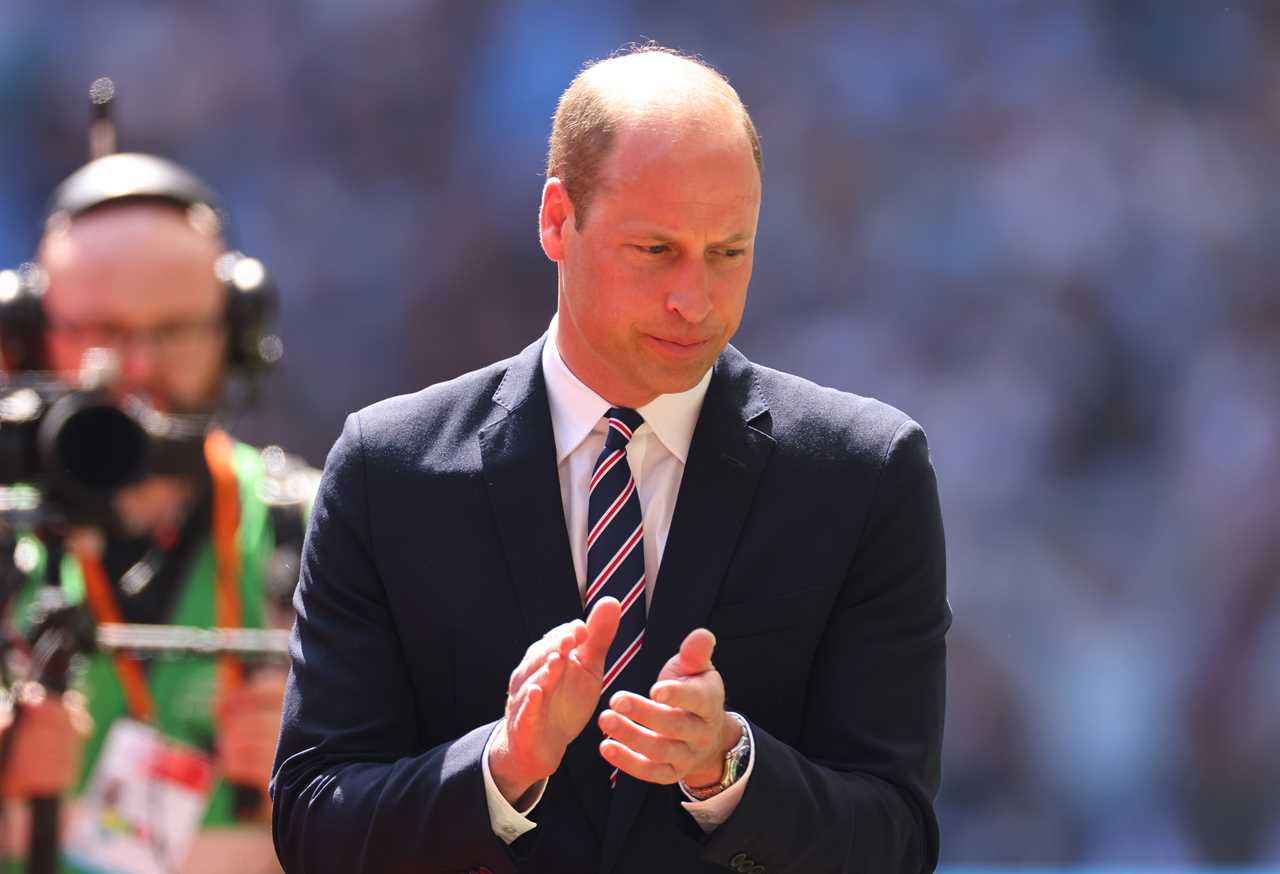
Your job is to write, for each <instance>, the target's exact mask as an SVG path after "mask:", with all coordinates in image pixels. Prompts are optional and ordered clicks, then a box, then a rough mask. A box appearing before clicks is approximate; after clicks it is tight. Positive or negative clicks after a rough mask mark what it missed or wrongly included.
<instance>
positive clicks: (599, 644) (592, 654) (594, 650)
mask: <svg viewBox="0 0 1280 874" xmlns="http://www.w3.org/2000/svg"><path fill="white" fill-rule="evenodd" d="M621 619H622V605H621V604H619V603H618V599H617V598H601V599H600V600H599V601H597V602H596V605H595V606H594V607H592V608H591V613H590V615H588V616H587V639H586V640H585V641H583V642H582V643H581V644H579V645H578V646H577V647H575V648H574V650H575V652H576V653H578V658H579V659H580V660H581V662H582V665H583V667H585V668H586V669H587V670H589V671H591V673H593V674H595V675H596V676H600V675H602V674H603V673H604V660H605V656H607V655H608V654H609V645H610V644H612V643H613V638H614V636H615V635H616V634H617V633H618V623H619V622H620V621H621Z"/></svg>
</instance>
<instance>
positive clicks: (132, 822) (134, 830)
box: [63, 719, 214, 874]
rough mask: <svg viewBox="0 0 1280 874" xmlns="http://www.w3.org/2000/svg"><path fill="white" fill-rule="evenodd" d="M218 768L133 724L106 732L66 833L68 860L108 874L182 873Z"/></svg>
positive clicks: (115, 726)
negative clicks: (177, 871) (182, 864)
mask: <svg viewBox="0 0 1280 874" xmlns="http://www.w3.org/2000/svg"><path fill="white" fill-rule="evenodd" d="M213 782H214V765H213V762H212V760H211V759H210V758H209V757H208V756H206V755H204V754H203V753H201V752H199V751H197V750H194V749H192V748H191V747H187V746H183V745H181V744H178V743H175V742H173V741H171V740H169V739H168V738H166V737H165V736H164V735H162V734H161V733H160V732H158V731H157V730H156V729H154V728H152V727H151V726H149V725H146V724H145V723H142V722H138V721H136V720H133V719H118V720H116V721H115V722H114V723H113V724H112V726H111V729H110V730H109V731H108V732H107V737H106V741H105V742H104V743H103V745H102V752H101V753H100V754H99V756H98V761H97V762H96V763H95V765H94V769H93V775H92V776H91V777H90V779H89V784H88V786H87V788H86V791H85V793H84V795H83V796H82V797H81V799H80V801H79V803H78V804H77V806H76V811H75V815H74V816H73V818H72V820H71V823H70V825H69V826H68V829H67V835H66V840H65V842H64V843H63V852H64V854H65V855H66V857H67V859H68V861H70V862H72V863H74V864H76V865H77V866H79V867H81V868H85V869H88V870H91V871H96V872H102V874H169V872H172V871H176V870H177V869H178V867H179V865H180V864H181V863H182V861H183V859H185V858H186V855H187V851H188V850H189V849H190V847H191V842H192V840H193V839H194V838H195V836H196V832H197V831H198V830H199V828H200V821H201V819H202V818H203V817H204V811H205V806H206V805H207V803H208V801H209V795H210V792H211V791H212V788H213Z"/></svg>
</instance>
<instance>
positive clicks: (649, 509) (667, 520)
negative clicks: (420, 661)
mask: <svg viewBox="0 0 1280 874" xmlns="http://www.w3.org/2000/svg"><path fill="white" fill-rule="evenodd" d="M556 328H557V319H556V318H552V320H551V326H550V327H549V328H548V329H547V342H546V344H545V345H544V346H543V347H542V373H543V378H544V379H545V380H546V383H547V398H548V401H549V402H550V406H551V428H552V430H553V432H554V433H555V441H556V467H557V469H558V471H559V474H560V499H561V501H563V503H564V519H565V524H566V525H567V526H568V529H569V546H570V550H571V551H572V553H573V570H574V574H575V575H576V576H577V579H578V592H579V594H581V593H583V592H584V591H585V589H586V574H587V484H588V483H589V482H590V480H591V474H592V471H593V469H594V467H595V463H596V459H597V458H598V457H599V455H600V451H601V450H602V449H603V448H604V439H605V434H606V432H607V430H608V426H607V425H606V424H605V419H604V414H605V413H606V412H607V411H608V410H609V408H610V407H611V406H612V405H611V404H610V403H609V402H608V401H606V400H605V399H604V398H602V397H600V396H599V395H598V394H596V393H595V392H594V391H592V390H591V389H590V388H588V387H587V386H586V385H584V384H583V382H582V381H581V380H580V379H578V378H577V377H576V376H574V375H573V373H572V372H571V371H570V370H569V368H568V367H567V366H566V365H565V363H564V360H563V359H562V358H561V357H560V349H559V347H558V346H557V345H556ZM710 382H711V371H709V370H708V371H707V373H706V374H705V375H704V376H703V377H702V379H701V380H700V381H699V382H698V384H697V385H695V386H694V387H693V388H691V389H689V390H688V391H684V392H680V393H679V394H666V395H659V396H658V397H656V398H654V399H653V400H652V401H650V402H649V403H647V404H645V405H644V406H643V407H640V409H639V410H637V412H639V413H640V415H641V416H643V417H644V424H642V425H641V426H640V427H639V428H637V429H636V431H635V436H633V437H632V438H631V442H630V443H628V444H627V463H628V464H630V466H631V476H632V478H633V479H634V480H635V483H636V493H637V494H638V495H639V497H640V513H641V516H642V518H643V520H644V567H645V606H646V609H647V607H648V605H649V604H651V603H653V585H654V581H655V580H656V579H657V578H658V568H659V567H660V566H661V564H662V553H663V551H664V550H665V548H666V545H667V534H668V533H669V532H670V531H671V516H672V513H673V512H674V511H675V507H676V496H677V495H678V494H679V492H680V479H681V477H683V476H684V466H685V462H686V461H687V459H688V457H689V444H690V443H691V442H693V429H694V427H695V426H696V425H697V423H698V414H699V412H701V410H702V399H703V398H704V397H706V394H707V386H708V385H709V384H710ZM690 630H692V629H690ZM671 655H675V653H671ZM747 730H748V732H750V727H749V726H748V729H747ZM491 743H492V738H491V739H490V744H491ZM754 765H755V744H754V743H753V744H752V753H751V758H750V761H749V762H748V764H747V770H746V772H745V773H744V774H743V776H742V777H741V778H740V779H739V780H738V781H737V782H736V783H734V785H733V786H730V787H729V788H728V789H726V790H725V791H724V792H721V793H720V794H719V795H716V796H714V797H712V798H709V799H707V800H706V801H687V802H684V808H685V809H686V810H687V811H689V813H690V815H691V816H693V818H694V819H695V820H696V821H697V823H698V825H699V826H701V828H702V830H703V831H704V832H710V831H712V830H713V829H714V828H715V827H716V826H718V825H720V824H721V823H722V822H724V821H725V820H726V819H728V818H729V815H730V814H731V813H733V811H734V810H735V809H736V808H737V806H738V801H739V799H741V797H742V793H743V791H744V790H745V788H746V785H747V779H748V778H749V777H750V776H751V771H752V768H753V767H754ZM481 767H482V769H483V771H484V786H485V798H486V800H487V802H488V805H489V820H490V823H491V824H492V826H493V831H494V834H496V835H497V836H498V837H500V838H502V840H504V841H506V842H507V843H508V844H509V843H511V842H512V841H514V840H515V839H516V838H518V837H519V836H520V835H522V834H524V833H525V832H527V831H529V830H530V829H532V828H534V827H535V826H536V825H537V823H536V822H534V821H533V820H531V819H530V818H529V815H530V814H532V813H533V809H534V808H535V807H536V806H537V804H538V802H539V801H541V800H542V790H543V789H545V788H546V782H545V781H544V782H543V784H542V787H541V788H539V789H538V791H537V793H536V797H535V798H534V799H533V801H532V803H531V804H530V805H529V806H528V809H526V810H524V811H523V812H521V811H517V810H516V809H515V808H514V807H512V806H511V804H509V803H508V802H507V800H506V799H505V798H503V797H502V793H501V792H499V791H498V787H497V784H495V783H494V781H493V775H492V774H491V773H490V772H489V745H486V746H485V751H484V756H483V758H482V760H481Z"/></svg>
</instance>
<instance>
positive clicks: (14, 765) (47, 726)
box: [0, 683, 93, 798]
mask: <svg viewBox="0 0 1280 874" xmlns="http://www.w3.org/2000/svg"><path fill="white" fill-rule="evenodd" d="M17 706H18V707H19V708H20V709H21V714H20V718H19V719H18V721H17V725H14V719H13V717H14V714H13V712H12V710H11V709H10V708H9V707H8V706H7V705H6V706H4V707H3V708H2V709H0V734H5V735H8V734H9V733H10V732H12V737H6V738H5V741H6V743H8V744H10V747H9V751H8V759H7V761H6V763H5V768H4V775H3V780H2V781H0V796H4V797H7V798H41V797H44V796H50V795H61V794H62V793H64V792H66V791H68V790H69V789H71V787H72V786H74V785H75V781H76V777H77V776H78V774H79V772H80V760H81V756H82V755H83V752H84V742H85V739H86V738H87V737H88V736H89V735H90V733H91V732H92V731H93V719H92V717H90V716H89V711H88V709H87V707H86V706H85V701H84V696H82V695H80V694H79V693H78V692H64V693H63V694H62V695H60V696H57V695H50V694H48V693H47V692H46V691H45V689H44V687H42V686H39V685H37V684H35V683H28V684H26V685H24V686H23V687H22V689H21V690H20V691H19V694H18V700H17Z"/></svg>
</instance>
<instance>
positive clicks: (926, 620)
mask: <svg viewBox="0 0 1280 874" xmlns="http://www.w3.org/2000/svg"><path fill="white" fill-rule="evenodd" d="M950 624H951V611H950V608H949V606H948V604H947V598H946V563H945V553H944V545H943V532H942V518H941V513H940V510H939V505H938V494H937V485H936V481H935V478H934V473H933V468H932V465H931V464H930V462H929V454H928V449H927V446H926V444H925V438H924V434H923V432H922V431H921V430H920V428H919V426H917V425H916V424H915V423H914V422H907V423H905V424H904V425H903V426H902V427H900V428H899V429H898V431H897V432H896V433H895V434H894V436H893V438H892V439H891V440H890V441H889V444H888V446H887V447H886V450H885V453H884V456H883V460H882V464H881V470H880V474H879V476H878V480H877V484H876V486H875V494H874V498H873V501H872V504H871V507H870V510H869V515H868V517H867V520H866V522H865V524H864V528H863V532H862V534H861V536H860V538H859V542H858V545H857V547H856V549H855V552H854V557H853V561H852V563H851V565H850V567H849V569H848V573H847V575H846V578H845V580H844V583H843V588H842V590H841V593H840V596H839V598H838V599H837V601H836V603H835V606H834V608H833V610H832V613H831V615H830V617H829V620H828V623H827V626H826V629H825V631H824V633H823V636H822V639H821V642H820V644H819V647H818V650H817V654H816V656H815V659H814V662H813V667H812V669H811V672H810V677H809V689H808V693H807V696H806V703H805V712H804V719H803V728H802V732H801V737H800V740H799V743H798V745H797V746H796V747H792V746H790V745H788V744H786V743H783V742H782V741H780V740H778V739H776V738H774V737H772V736H771V735H770V734H769V733H768V732H766V731H765V730H764V729H762V728H760V727H759V726H753V729H754V736H755V743H756V762H755V769H754V772H753V774H752V777H751V782H750V784H749V785H748V786H747V787H746V792H745V793H744V795H743V798H742V800H741V802H740V804H739V806H738V808H737V810H736V811H735V812H734V814H733V815H732V816H731V817H730V818H729V819H728V821H726V822H725V823H724V824H723V825H722V826H721V827H720V828H718V829H717V830H716V831H715V832H713V833H712V834H711V835H710V836H709V837H708V839H707V842H706V844H705V847H704V853H703V859H704V860H705V861H708V862H713V863H717V864H720V865H725V866H728V867H733V868H736V869H737V870H742V868H741V865H742V864H743V862H742V860H743V859H750V860H752V863H753V864H754V865H760V866H763V867H764V869H765V870H767V871H769V872H771V874H777V872H808V871H841V872H854V871H877V872H902V874H916V872H922V871H932V870H933V868H934V866H935V865H936V864H937V859H938V828H937V821H936V819H935V817H934V813H933V798H934V796H935V795H936V794H937V790H938V783H939V779H940V756H941V746H942V722H943V708H944V699H945V685H946V677H945V657H946V650H945V641H944V635H945V633H946V631H947V629H948V628H949V626H950ZM745 715H746V716H747V717H748V718H749V717H750V714H745ZM739 856H741V858H739Z"/></svg>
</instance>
